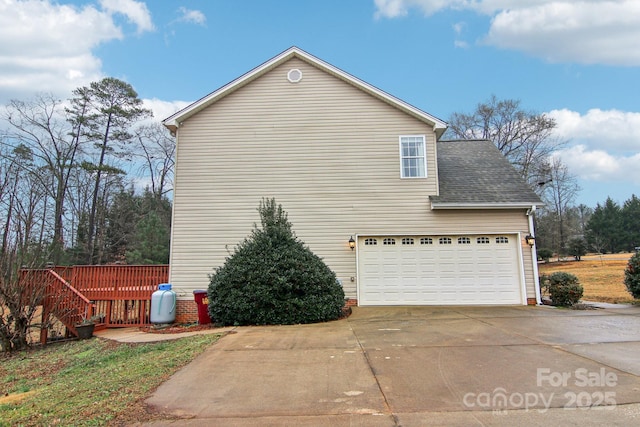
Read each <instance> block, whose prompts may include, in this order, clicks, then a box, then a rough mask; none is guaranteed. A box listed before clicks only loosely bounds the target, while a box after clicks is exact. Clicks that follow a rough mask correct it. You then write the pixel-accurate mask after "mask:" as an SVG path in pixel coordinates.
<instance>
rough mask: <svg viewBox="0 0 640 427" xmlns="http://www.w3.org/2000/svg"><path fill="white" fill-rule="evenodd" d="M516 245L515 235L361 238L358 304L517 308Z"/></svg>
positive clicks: (517, 266) (518, 275)
mask: <svg viewBox="0 0 640 427" xmlns="http://www.w3.org/2000/svg"><path fill="white" fill-rule="evenodd" d="M365 239H366V240H369V241H375V243H376V244H363V243H364V242H365ZM393 242H395V244H393ZM449 242H450V243H449ZM518 242H519V240H518V238H517V235H489V236H483V237H482V238H476V237H467V236H464V237H461V238H458V237H451V236H406V237H366V238H365V237H363V238H361V239H360V242H359V244H358V258H359V302H360V304H362V305H385V304H398V305H400V304H415V305H423V304H433V305H448V304H520V303H522V295H521V292H522V291H521V285H520V273H519V272H520V268H521V267H520V263H519V262H518V250H517V246H516V245H517V243H518Z"/></svg>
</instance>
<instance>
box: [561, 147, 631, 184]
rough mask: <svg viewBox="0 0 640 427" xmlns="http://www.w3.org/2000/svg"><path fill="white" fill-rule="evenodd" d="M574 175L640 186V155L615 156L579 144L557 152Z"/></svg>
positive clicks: (590, 179) (587, 178) (588, 179)
mask: <svg viewBox="0 0 640 427" xmlns="http://www.w3.org/2000/svg"><path fill="white" fill-rule="evenodd" d="M554 155H555V156H558V157H560V158H561V159H562V163H564V164H565V165H567V166H568V168H569V170H570V171H571V173H572V174H574V175H576V176H577V177H578V178H580V179H584V180H587V181H598V182H612V183H633V184H640V174H638V165H639V164H640V153H636V154H633V155H629V156H624V155H614V154H611V153H609V152H607V151H605V150H598V149H589V148H587V147H586V146H584V145H581V144H578V145H575V146H573V147H570V148H567V149H564V150H560V151H557V152H556V153H555V154H554Z"/></svg>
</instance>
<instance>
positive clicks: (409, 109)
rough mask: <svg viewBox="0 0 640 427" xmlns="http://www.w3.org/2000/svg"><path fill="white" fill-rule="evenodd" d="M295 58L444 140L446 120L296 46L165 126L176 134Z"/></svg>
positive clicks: (199, 102)
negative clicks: (199, 115)
mask: <svg viewBox="0 0 640 427" xmlns="http://www.w3.org/2000/svg"><path fill="white" fill-rule="evenodd" d="M291 58H299V59H301V60H302V61H304V62H306V63H308V64H310V65H312V66H314V67H316V68H318V69H320V70H322V71H324V72H326V73H328V74H331V75H332V76H334V77H336V78H338V79H340V80H343V81H345V82H347V83H349V84H351V85H352V86H354V87H356V88H358V89H360V90H362V91H364V92H366V93H368V94H370V95H371V96H374V97H375V98H378V99H380V100H382V101H383V102H386V103H387V104H389V105H391V106H393V107H395V108H397V109H399V110H401V111H403V112H405V113H407V114H409V115H411V116H413V117H415V118H417V119H418V120H421V121H423V122H425V123H427V124H428V125H430V126H432V127H433V130H434V132H435V133H436V135H437V137H440V136H441V135H442V134H443V133H444V131H445V130H446V128H447V124H446V123H445V122H444V121H442V120H440V119H438V118H436V117H434V116H432V115H430V114H428V113H426V112H424V111H422V110H420V109H418V108H416V107H414V106H412V105H410V104H408V103H406V102H404V101H402V100H401V99H399V98H396V97H394V96H392V95H390V94H388V93H386V92H384V91H382V90H380V89H378V88H377V87H375V86H372V85H370V84H369V83H366V82H365V81H363V80H360V79H358V78H357V77H354V76H352V75H351V74H349V73H347V72H345V71H342V70H340V69H339V68H336V67H334V66H333V65H331V64H329V63H327V62H324V61H323V60H321V59H319V58H317V57H315V56H313V55H311V54H309V53H307V52H305V51H303V50H302V49H300V48H297V47H295V46H294V47H291V48H289V49H287V50H285V51H284V52H282V53H280V54H279V55H277V56H275V57H273V58H271V59H270V60H268V61H267V62H265V63H263V64H262V65H259V66H258V67H256V68H254V69H253V70H251V71H249V72H247V73H245V74H243V75H242V76H240V77H238V78H237V79H235V80H233V81H232V82H230V83H228V84H226V85H224V86H222V87H220V88H219V89H217V90H215V91H214V92H211V93H210V94H208V95H206V96H205V97H203V98H201V99H199V100H197V101H196V102H194V103H192V104H191V105H189V106H187V107H186V108H184V109H182V110H180V111H178V112H176V113H174V114H173V115H171V116H169V117H167V118H166V119H165V120H163V121H162V123H163V124H164V125H165V126H166V127H167V128H168V129H169V130H171V131H172V132H175V131H176V130H177V129H178V128H179V127H180V123H182V122H183V121H185V120H187V119H188V118H189V117H191V116H193V115H195V114H197V113H198V112H200V111H202V110H203V109H205V108H207V107H208V106H210V105H211V104H213V103H215V102H217V101H218V100H220V99H222V98H223V97H225V96H227V95H229V94H230V93H233V92H234V91H236V90H238V89H240V88H241V87H243V86H245V85H247V84H249V83H251V82H252V81H254V80H255V79H257V78H258V77H260V76H262V75H264V74H265V73H268V72H269V71H271V70H273V69H274V68H276V67H277V66H279V65H281V64H283V63H285V62H287V61H289V60H290V59H291Z"/></svg>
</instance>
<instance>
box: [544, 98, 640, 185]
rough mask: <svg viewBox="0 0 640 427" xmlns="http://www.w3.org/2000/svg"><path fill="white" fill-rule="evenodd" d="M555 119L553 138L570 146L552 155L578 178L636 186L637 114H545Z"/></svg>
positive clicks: (639, 128) (639, 142) (639, 130)
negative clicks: (557, 157)
mask: <svg viewBox="0 0 640 427" xmlns="http://www.w3.org/2000/svg"><path fill="white" fill-rule="evenodd" d="M547 114H548V115H549V117H552V118H553V119H555V120H556V123H557V127H556V135H557V136H558V137H560V138H561V139H565V140H568V141H569V144H570V146H569V147H567V148H565V149H562V150H560V151H557V152H556V153H555V155H556V156H559V157H560V158H561V159H562V162H563V163H564V164H566V165H567V166H568V167H569V170H570V171H571V172H572V173H573V174H575V175H577V176H578V177H579V178H581V179H585V180H590V181H601V182H618V183H621V182H626V183H628V182H632V183H635V184H640V174H639V173H638V165H640V113H633V112H623V111H619V110H599V109H593V110H589V111H588V112H587V113H586V114H584V115H581V114H580V113H577V112H575V111H570V110H566V109H565V110H553V111H551V112H549V113H547Z"/></svg>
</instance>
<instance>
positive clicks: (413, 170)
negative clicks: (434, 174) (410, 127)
mask: <svg viewBox="0 0 640 427" xmlns="http://www.w3.org/2000/svg"><path fill="white" fill-rule="evenodd" d="M426 176H427V150H426V147H425V137H424V135H405V136H401V137H400V177H401V178H426Z"/></svg>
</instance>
